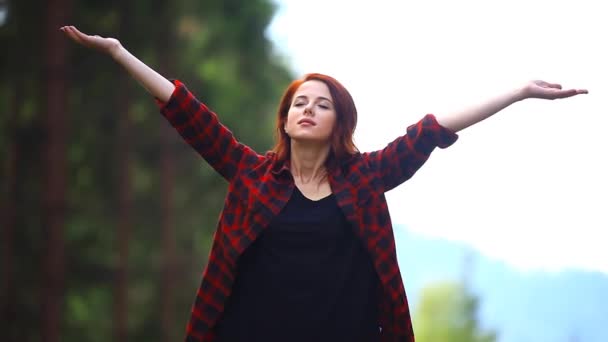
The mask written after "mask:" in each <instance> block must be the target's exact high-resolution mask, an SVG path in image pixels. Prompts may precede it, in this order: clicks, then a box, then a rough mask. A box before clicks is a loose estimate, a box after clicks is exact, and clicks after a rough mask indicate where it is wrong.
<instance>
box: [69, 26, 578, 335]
mask: <svg viewBox="0 0 608 342" xmlns="http://www.w3.org/2000/svg"><path fill="white" fill-rule="evenodd" d="M61 30H62V31H63V32H64V33H65V34H66V35H67V36H69V37H70V38H71V39H73V40H74V41H76V42H78V43H80V44H82V45H84V46H86V47H89V48H95V49H97V50H100V51H102V52H104V53H107V54H109V55H110V56H111V57H112V58H113V59H114V60H116V62H118V63H119V64H120V65H122V66H123V67H124V68H125V69H126V70H127V71H128V72H129V73H130V74H131V75H132V76H133V77H134V78H135V79H136V80H137V81H139V82H140V83H141V84H142V85H143V86H144V87H145V88H146V89H147V90H148V91H149V92H150V94H151V95H152V96H154V97H155V98H156V99H157V102H158V104H159V106H160V108H161V113H162V114H163V115H164V116H165V117H166V118H167V120H169V122H170V123H171V124H172V125H173V126H174V127H175V128H176V129H177V131H178V132H179V133H180V134H181V136H182V137H183V138H184V140H185V141H186V142H188V143H189V144H190V145H191V146H192V147H193V148H194V149H195V150H196V151H197V152H198V153H199V154H201V156H202V157H203V158H204V159H205V160H206V161H207V162H208V163H209V164H210V165H211V166H212V167H213V168H214V169H215V170H216V171H217V172H218V173H219V174H220V175H222V176H223V177H224V178H226V180H228V182H229V191H228V195H227V197H226V201H225V206H224V209H223V211H222V213H221V215H220V219H219V223H218V227H217V230H216V233H215V235H214V242H213V246H212V250H211V253H210V259H209V263H208V265H207V267H206V269H205V272H204V274H203V279H202V282H201V285H200V287H199V290H198V292H197V297H196V300H195V303H194V305H193V308H192V314H191V318H190V321H189V323H188V325H187V336H186V340H187V341H212V340H213V341H262V340H263V341H414V334H413V329H412V325H411V320H410V313H409V308H408V303H407V298H406V294H405V290H404V288H403V283H402V280H401V275H400V272H399V267H398V264H397V257H396V252H395V241H394V237H393V233H392V226H391V221H390V216H389V212H388V207H387V203H386V199H385V197H384V193H385V192H386V191H389V190H390V189H392V188H394V187H396V186H397V185H399V184H401V183H403V182H404V181H406V180H407V179H409V178H410V177H411V176H413V174H414V173H415V172H416V170H418V169H419V168H420V167H421V166H422V165H423V164H424V162H425V161H426V160H427V158H428V157H429V156H430V154H431V152H432V151H433V150H434V149H435V148H436V147H440V148H446V147H448V146H450V145H451V144H453V143H454V142H455V141H456V140H457V138H458V136H457V135H456V133H457V132H459V131H460V130H462V129H464V128H466V127H468V126H470V125H473V124H475V123H477V122H479V121H481V120H484V119H486V118H488V117H490V116H491V115H493V114H495V113H497V112H498V111H500V110H502V109H504V108H505V107H507V106H509V105H511V104H513V103H515V102H517V101H521V100H524V99H527V98H544V99H557V98H565V97H571V96H574V95H577V94H583V93H587V91H586V90H578V89H568V90H563V89H561V87H560V86H559V85H557V84H551V83H546V82H543V81H533V82H530V83H528V84H526V85H525V86H523V87H520V88H517V89H514V90H513V91H511V92H508V93H506V94H503V95H500V96H498V97H496V98H493V99H491V100H490V101H487V102H485V103H482V104H481V105H478V106H475V107H473V108H471V109H469V110H467V111H463V112H460V113H453V114H450V115H445V116H437V117H435V116H434V115H431V114H429V115H426V116H425V117H423V118H422V119H421V120H420V121H419V122H417V123H416V124H414V125H411V126H409V127H408V128H407V134H405V135H403V136H401V137H398V138H397V139H395V140H394V141H393V142H391V143H390V144H388V145H387V147H386V148H384V149H382V150H380V151H375V152H371V153H360V152H359V151H357V149H356V147H355V145H354V143H353V140H352V137H353V132H354V129H355V125H356V121H357V111H356V108H355V105H354V102H353V100H352V98H351V96H350V95H349V93H348V91H347V90H346V89H345V88H344V87H343V86H342V85H341V84H340V83H339V82H338V81H336V80H335V79H333V78H331V77H329V76H326V75H321V74H309V75H306V77H305V78H304V79H302V80H297V81H295V82H293V83H292V84H291V85H290V86H289V87H288V89H287V91H286V92H285V94H284V96H283V98H282V100H281V102H280V105H279V109H278V118H277V133H278V142H277V145H276V146H275V148H274V149H273V151H270V152H267V153H266V154H264V155H260V154H258V153H256V152H255V151H253V150H252V149H250V148H249V147H247V146H245V145H243V144H240V143H239V142H238V141H236V140H235V138H234V137H233V135H232V133H231V132H230V131H229V130H228V129H227V128H226V127H224V126H223V125H221V123H220V122H219V121H218V117H217V115H215V114H214V113H213V112H211V111H210V110H209V109H208V108H207V107H206V106H205V105H204V104H202V103H200V102H199V101H198V100H197V99H196V98H195V97H194V95H192V93H190V92H189V91H188V90H187V88H186V87H185V86H184V84H182V83H181V82H179V81H174V82H170V81H168V80H167V79H165V78H164V77H162V76H161V75H159V74H158V73H156V72H155V71H153V70H152V69H150V68H149V67H147V66H146V65H145V64H143V63H142V62H141V61H139V60H138V59H137V58H135V57H134V56H133V55H131V54H130V53H129V52H128V51H127V50H126V49H125V48H124V47H123V46H122V45H121V44H120V42H119V41H117V40H116V39H112V38H102V37H99V36H89V35H86V34H83V33H81V32H79V31H78V30H77V29H76V28H74V27H72V26H69V27H63V28H61Z"/></svg>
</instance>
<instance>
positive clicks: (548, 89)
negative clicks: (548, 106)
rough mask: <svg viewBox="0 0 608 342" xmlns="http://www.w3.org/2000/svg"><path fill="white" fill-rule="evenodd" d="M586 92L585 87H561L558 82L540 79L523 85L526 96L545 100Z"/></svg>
mask: <svg viewBox="0 0 608 342" xmlns="http://www.w3.org/2000/svg"><path fill="white" fill-rule="evenodd" d="M587 93H588V92H587V90H586V89H562V86H561V85H560V84H557V83H549V82H545V81H540V80H535V81H531V82H529V83H528V84H527V85H526V87H525V94H526V97H529V98H537V99H547V100H555V99H563V98H566V97H572V96H575V95H579V94H587Z"/></svg>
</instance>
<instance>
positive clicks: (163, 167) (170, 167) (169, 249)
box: [157, 0, 176, 342]
mask: <svg viewBox="0 0 608 342" xmlns="http://www.w3.org/2000/svg"><path fill="white" fill-rule="evenodd" d="M158 8H159V10H160V13H161V17H160V22H159V25H158V27H159V34H158V35H157V39H158V40H157V44H158V46H157V51H158V57H159V70H160V73H161V74H163V75H167V73H168V70H169V69H170V68H171V66H172V64H173V63H172V56H171V44H170V43H171V39H172V35H171V32H173V27H172V21H171V13H170V12H171V11H170V2H169V1H168V0H159V6H158ZM160 130H161V132H160V191H161V196H160V198H161V207H160V209H161V239H162V240H161V241H162V247H161V248H162V256H163V257H162V260H163V262H162V280H161V334H162V341H165V342H168V341H173V340H174V339H173V337H172V331H173V327H174V317H173V312H174V307H173V302H174V298H175V296H174V289H175V273H174V268H175V260H176V257H175V228H174V210H173V189H174V182H173V177H174V164H175V160H174V158H173V153H172V152H171V146H172V141H173V138H174V133H175V132H174V131H173V130H172V129H170V127H169V125H168V124H167V122H166V121H162V122H161V127H160Z"/></svg>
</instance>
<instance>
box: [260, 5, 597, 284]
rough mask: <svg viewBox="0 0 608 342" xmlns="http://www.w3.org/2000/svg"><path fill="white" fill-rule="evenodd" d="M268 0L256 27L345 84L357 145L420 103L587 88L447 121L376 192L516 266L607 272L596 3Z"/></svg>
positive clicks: (447, 234) (397, 213)
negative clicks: (442, 133) (438, 135)
mask: <svg viewBox="0 0 608 342" xmlns="http://www.w3.org/2000/svg"><path fill="white" fill-rule="evenodd" d="M276 1H278V4H279V6H280V7H279V11H278V15H277V17H276V18H275V20H274V22H273V24H272V26H271V28H270V29H269V35H270V37H271V38H272V39H273V41H274V42H275V44H276V45H277V47H278V48H279V49H280V51H281V53H282V54H283V55H285V56H286V57H287V58H289V60H290V61H291V65H292V66H293V68H294V70H295V71H296V72H297V73H299V74H300V75H301V74H304V73H307V72H321V73H326V74H329V75H332V76H334V77H336V78H337V79H338V80H340V81H341V82H342V83H343V84H344V85H345V86H346V87H347V88H348V89H349V91H350V92H351V94H352V95H353V97H354V99H355V102H356V105H357V108H358V111H359V124H358V127H357V132H356V135H355V138H356V142H357V144H358V146H359V148H360V149H361V150H363V151H369V150H373V149H378V148H382V147H384V146H385V145H386V144H387V143H388V142H390V141H392V140H393V139H394V138H396V137H397V136H399V135H402V134H403V133H405V128H406V127H407V126H408V125H410V124H412V123H415V122H416V121H418V120H419V119H420V118H421V117H422V116H423V115H424V114H426V113H437V114H440V113H443V112H446V111H453V110H458V109H461V108H462V107H463V106H466V105H469V104H475V103H476V102H478V101H481V100H484V99H486V98H488V97H489V96H491V95H493V94H498V93H499V92H500V91H501V90H508V89H511V88H514V87H517V86H520V85H523V84H525V82H527V81H528V80H531V79H544V80H546V81H550V82H558V83H561V84H562V85H563V86H564V87H574V88H587V89H589V91H590V94H589V95H583V96H579V97H576V98H571V99H565V100H558V101H542V100H527V101H525V102H522V103H518V104H515V105H514V106H512V107H509V108H507V109H506V110H505V111H503V112H501V113H499V114H498V115H497V116H494V117H492V118H490V119H488V120H486V121H484V122H482V123H479V124H477V125H475V126H473V127H471V128H468V129H466V130H464V131H461V132H460V133H459V136H460V138H459V140H458V141H457V142H456V144H454V145H453V146H452V147H450V148H448V149H446V150H439V149H437V150H436V151H435V152H434V153H433V155H432V156H431V158H430V159H429V161H428V162H427V163H426V164H425V165H424V166H423V167H422V169H420V171H419V172H418V173H417V174H416V175H415V176H414V177H413V178H412V179H411V180H410V181H408V182H406V183H405V184H403V185H401V186H400V187H398V188H397V189H395V190H393V191H391V192H390V193H389V194H388V200H389V206H390V209H391V216H392V218H393V222H394V223H395V224H402V225H405V226H407V227H408V228H409V229H411V230H414V231H417V232H420V233H423V234H426V235H431V236H438V237H444V238H448V239H451V240H458V241H464V242H467V243H469V244H471V245H473V246H475V247H476V248H477V249H479V250H480V251H481V252H482V253H484V254H486V255H488V256H490V257H494V258H498V259H501V260H504V261H507V262H508V263H510V264H511V265H512V266H515V267H518V268H520V269H524V270H532V269H539V268H540V269H545V270H552V271H554V270H560V269H563V268H564V267H575V268H582V269H588V270H599V271H602V272H605V273H608V239H607V238H606V236H607V234H608V210H607V209H608V208H607V207H608V205H607V204H608V201H607V197H608V179H607V176H608V153H607V150H608V133H607V132H608V128H607V124H608V118H607V114H608V113H607V110H606V108H607V106H606V103H607V101H608V100H607V98H608V86H607V84H608V83H607V82H608V65H607V63H608V51H607V50H605V49H606V44H605V42H606V32H608V20H605V18H606V12H605V10H600V6H604V5H603V3H602V2H600V1H592V0H579V1H563V0H557V1H556V0H509V1H488V0H486V1H481V0H459V1H449V0H443V1H440V0H427V1H412V2H407V3H404V2H402V1H389V0H375V1H373V2H364V1H353V0H351V1H347V0H308V1H298V0H276ZM397 243H399V242H397Z"/></svg>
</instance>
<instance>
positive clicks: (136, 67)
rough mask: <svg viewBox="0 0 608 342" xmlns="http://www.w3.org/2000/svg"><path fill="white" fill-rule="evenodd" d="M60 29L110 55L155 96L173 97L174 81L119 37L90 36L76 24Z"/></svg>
mask: <svg viewBox="0 0 608 342" xmlns="http://www.w3.org/2000/svg"><path fill="white" fill-rule="evenodd" d="M60 30H61V31H62V32H64V33H65V34H66V35H67V36H68V37H70V38H71V39H72V40H74V41H75V42H77V43H79V44H81V45H83V46H85V47H88V48H91V49H95V50H97V51H100V52H102V53H106V54H108V55H110V56H111V57H112V58H113V59H114V60H115V61H116V62H117V63H118V64H120V65H121V66H122V67H123V68H125V70H127V72H128V73H129V74H130V75H131V76H132V77H133V78H134V79H135V80H136V81H137V82H139V84H141V85H142V86H143V87H144V88H145V89H146V90H147V91H148V92H149V93H150V94H151V95H152V96H154V97H155V98H157V99H159V100H160V101H162V102H167V101H168V100H169V98H170V97H171V94H172V93H173V90H174V89H175V86H174V85H173V83H171V82H170V81H169V80H167V79H166V78H165V77H163V76H162V75H160V74H159V73H157V72H156V71H154V70H153V69H152V68H150V67H149V66H147V65H146V64H144V63H143V62H142V61H140V60H139V59H137V57H135V56H133V55H132V54H131V53H130V52H129V51H127V49H125V48H124V47H123V46H122V44H120V41H118V40H117V39H115V38H103V37H100V36H90V35H87V34H84V33H82V32H80V31H79V30H78V29H77V28H75V27H74V26H64V27H62V28H60Z"/></svg>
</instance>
